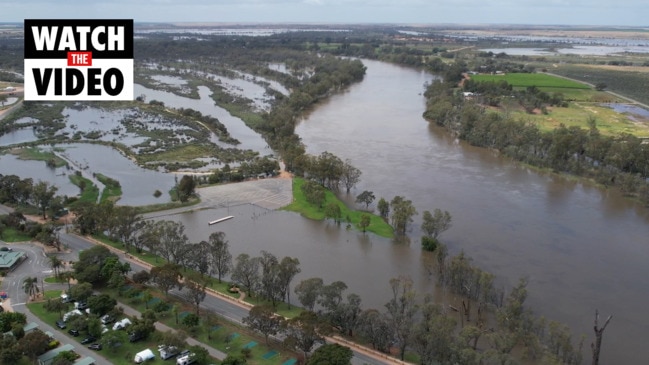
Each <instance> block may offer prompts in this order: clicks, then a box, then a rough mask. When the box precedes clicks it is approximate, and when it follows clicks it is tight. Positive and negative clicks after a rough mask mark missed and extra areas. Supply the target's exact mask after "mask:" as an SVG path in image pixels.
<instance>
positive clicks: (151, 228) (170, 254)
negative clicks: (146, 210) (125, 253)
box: [143, 220, 189, 264]
mask: <svg viewBox="0 0 649 365" xmlns="http://www.w3.org/2000/svg"><path fill="white" fill-rule="evenodd" d="M143 231H144V235H145V239H146V244H147V246H148V247H149V249H150V250H151V251H152V252H153V253H155V254H158V255H160V256H162V258H164V259H165V260H166V261H167V262H171V263H174V264H180V263H181V262H182V261H183V260H184V255H185V254H187V251H186V250H185V245H186V244H187V243H188V241H189V240H188V239H187V236H186V235H185V226H184V225H183V224H182V223H180V222H174V221H168V220H162V221H157V222H155V223H153V224H147V225H145V226H144V228H143Z"/></svg>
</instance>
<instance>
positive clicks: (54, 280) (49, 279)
mask: <svg viewBox="0 0 649 365" xmlns="http://www.w3.org/2000/svg"><path fill="white" fill-rule="evenodd" d="M43 281H45V282H46V283H49V284H58V283H62V281H61V280H59V278H57V277H56V276H50V277H47V278H45V279H43Z"/></svg>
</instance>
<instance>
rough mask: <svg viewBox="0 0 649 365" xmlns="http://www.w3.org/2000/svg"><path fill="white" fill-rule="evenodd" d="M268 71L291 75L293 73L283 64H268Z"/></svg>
mask: <svg viewBox="0 0 649 365" xmlns="http://www.w3.org/2000/svg"><path fill="white" fill-rule="evenodd" d="M268 69H269V70H273V71H277V72H281V73H283V74H287V75H292V74H293V73H292V72H291V71H289V69H287V68H286V64H285V63H283V62H270V63H268Z"/></svg>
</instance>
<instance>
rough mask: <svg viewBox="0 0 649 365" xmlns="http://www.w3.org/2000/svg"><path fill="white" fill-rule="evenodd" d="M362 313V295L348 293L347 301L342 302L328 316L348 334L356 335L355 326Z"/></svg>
mask: <svg viewBox="0 0 649 365" xmlns="http://www.w3.org/2000/svg"><path fill="white" fill-rule="evenodd" d="M360 314H361V297H360V296H358V295H357V294H353V293H352V294H349V295H347V301H345V302H340V303H338V305H336V306H335V307H334V308H332V310H330V311H329V312H328V313H327V314H326V316H327V318H328V319H329V321H330V322H331V324H332V325H333V326H334V327H336V328H338V329H339V330H340V332H341V333H342V334H344V335H347V336H350V337H351V336H353V335H354V332H353V331H354V328H356V324H357V323H358V319H359V317H360Z"/></svg>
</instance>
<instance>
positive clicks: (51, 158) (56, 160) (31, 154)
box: [12, 147, 68, 167]
mask: <svg viewBox="0 0 649 365" xmlns="http://www.w3.org/2000/svg"><path fill="white" fill-rule="evenodd" d="M12 153H13V154H15V155H17V156H18V158H19V159H21V160H36V161H44V162H46V163H50V164H52V166H53V167H63V166H66V165H67V164H68V163H67V162H65V160H64V159H62V158H60V157H58V156H57V155H55V154H54V153H53V152H47V151H43V150H41V149H39V148H34V147H32V148H19V149H15V150H13V151H12Z"/></svg>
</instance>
